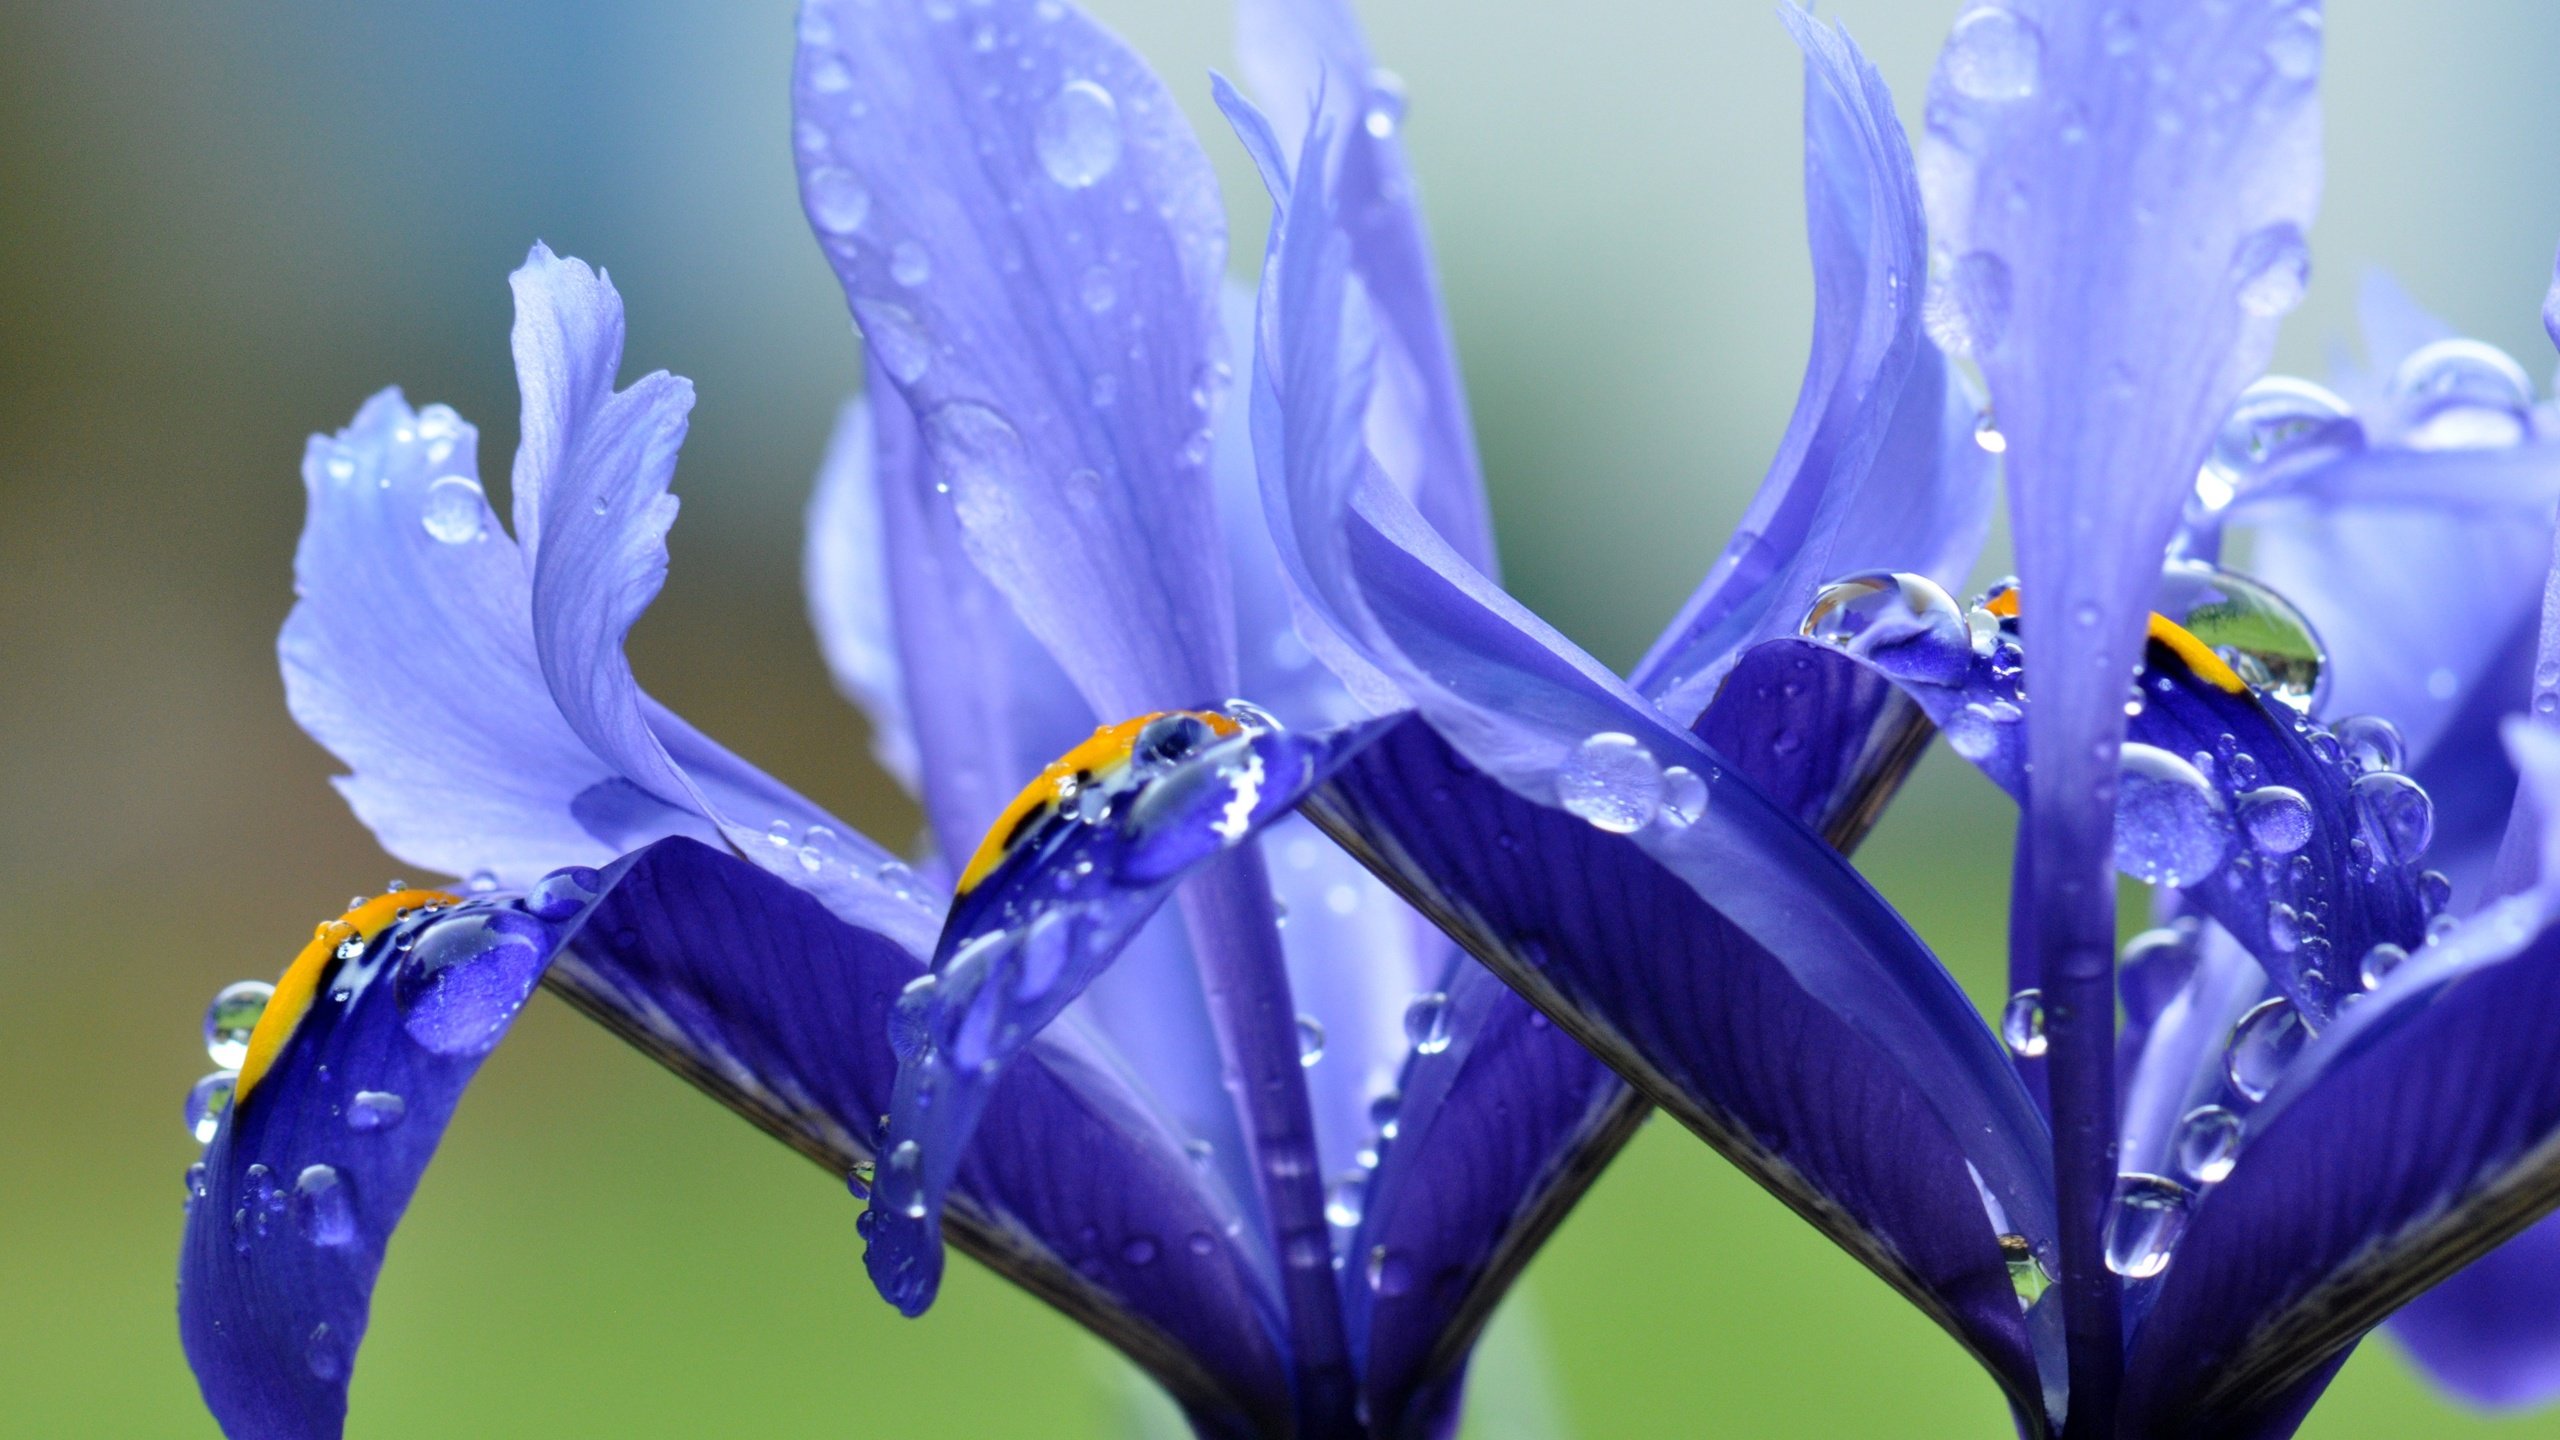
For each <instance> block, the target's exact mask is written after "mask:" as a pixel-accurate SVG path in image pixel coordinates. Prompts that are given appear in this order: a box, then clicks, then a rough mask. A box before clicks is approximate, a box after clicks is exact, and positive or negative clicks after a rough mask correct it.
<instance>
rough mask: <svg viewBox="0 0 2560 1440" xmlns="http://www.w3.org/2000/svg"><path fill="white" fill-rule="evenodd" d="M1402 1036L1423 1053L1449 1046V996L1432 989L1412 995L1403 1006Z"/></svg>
mask: <svg viewBox="0 0 2560 1440" xmlns="http://www.w3.org/2000/svg"><path fill="white" fill-rule="evenodd" d="M1404 1037H1405V1038H1406V1039H1407V1040H1410V1041H1412V1042H1413V1048H1414V1049H1415V1050H1417V1051H1419V1052H1421V1053H1422V1054H1425V1055H1437V1054H1439V1053H1440V1052H1441V1051H1443V1050H1446V1049H1448V1048H1449V997H1448V996H1447V995H1445V994H1443V993H1441V992H1440V991H1437V990H1433V991H1429V992H1427V993H1425V994H1421V995H1416V996H1415V997H1413V1003H1412V1004H1410V1005H1407V1006H1406V1007H1404Z"/></svg>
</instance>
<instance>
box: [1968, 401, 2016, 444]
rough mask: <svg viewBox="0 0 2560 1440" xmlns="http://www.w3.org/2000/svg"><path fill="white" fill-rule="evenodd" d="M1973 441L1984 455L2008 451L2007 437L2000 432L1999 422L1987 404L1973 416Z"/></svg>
mask: <svg viewBox="0 0 2560 1440" xmlns="http://www.w3.org/2000/svg"><path fill="white" fill-rule="evenodd" d="M1973 443H1974V444H1975V445H1976V446H1978V447H1980V448H1981V450H1982V453H1984V454H1986V455H2006V454H2008V453H2009V437H2008V436H2006V435H2003V434H2001V433H2000V422H1999V420H1998V419H1997V418H1996V417H1995V416H1993V415H1992V413H1991V410H1990V408H1989V407H1988V406H1986V407H1984V409H1983V411H1982V413H1981V414H1979V415H1976V416H1974V417H1973Z"/></svg>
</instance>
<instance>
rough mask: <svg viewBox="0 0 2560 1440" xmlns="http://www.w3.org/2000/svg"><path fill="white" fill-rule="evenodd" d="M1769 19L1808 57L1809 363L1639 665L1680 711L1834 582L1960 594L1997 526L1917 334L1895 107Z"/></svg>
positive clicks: (1915, 276) (1988, 481)
mask: <svg viewBox="0 0 2560 1440" xmlns="http://www.w3.org/2000/svg"><path fill="white" fill-rule="evenodd" d="M1779 13H1780V15H1781V16H1783V17H1784V18H1785V19H1786V21H1787V25H1788V28H1789V29H1790V30H1791V31H1792V32H1793V33H1794V35H1795V37H1796V41H1797V43H1798V44H1799V45H1800V46H1802V47H1803V49H1804V59H1805V64H1804V75H1805V159H1804V166H1805V202H1806V205H1805V209H1806V217H1805V218H1806V229H1807V231H1808V234H1809V238H1810V239H1811V241H1812V246H1813V273H1814V325H1813V352H1812V355H1811V357H1810V358H1809V359H1808V360H1807V361H1806V363H1805V376H1804V384H1803V386H1802V388H1801V389H1800V390H1799V391H1798V393H1797V397H1796V409H1795V414H1794V415H1793V416H1792V417H1791V418H1790V419H1789V420H1788V422H1787V431H1786V435H1785V438H1784V439H1782V440H1781V441H1780V442H1779V446H1778V453H1777V456H1776V458H1775V459H1773V460H1772V461H1771V462H1770V467H1769V474H1768V478H1767V479H1766V480H1764V481H1763V482H1762V483H1761V487H1760V493H1759V494H1758V495H1756V496H1755V497H1753V499H1752V503H1751V508H1750V509H1749V510H1748V511H1747V512H1746V513H1745V514H1744V516H1743V518H1742V523H1741V526H1740V527H1739V528H1738V529H1737V530H1736V532H1735V534H1734V537H1733V539H1732V540H1731V541H1730V542H1728V543H1727V545H1726V546H1725V551H1724V554H1723V555H1722V556H1721V557H1720V558H1719V559H1718V560H1717V561H1716V563H1715V566H1714V568H1713V569H1711V570H1709V571H1708V572H1707V576H1706V578H1705V579H1704V580H1703V581H1702V582H1701V583H1700V584H1699V587H1698V590H1697V593H1695V594H1694V595H1692V596H1691V597H1690V598H1689V601H1688V603H1687V604H1686V605H1685V606H1684V607H1683V608H1682V610H1681V613H1680V615H1679V618H1677V619H1676V620H1674V621H1673V622H1672V624H1671V626H1670V627H1669V628H1668V629H1666V630H1665V631H1664V632H1663V634H1662V637H1661V638H1660V639H1659V640H1657V641H1655V642H1654V646H1653V649H1652V652H1651V653H1650V654H1648V655H1647V656H1646V657H1645V659H1644V662H1643V663H1642V664H1641V665H1639V666H1637V668H1636V671H1635V677H1634V678H1635V683H1636V685H1637V687H1638V688H1639V689H1641V690H1643V691H1644V692H1645V693H1646V694H1648V695H1651V696H1653V697H1654V698H1655V699H1656V700H1657V701H1658V702H1659V703H1660V704H1661V705H1662V707H1663V708H1664V709H1665V710H1666V711H1668V712H1670V713H1671V714H1672V715H1674V716H1675V717H1691V716H1695V715H1697V714H1698V713H1699V712H1701V711H1702V710H1704V709H1705V708H1706V705H1707V701H1708V700H1709V698H1710V697H1712V696H1713V695H1714V693H1715V687H1716V685H1717V684H1718V683H1719V682H1720V681H1721V680H1722V679H1723V677H1724V675H1725V672H1726V671H1727V670H1729V669H1730V668H1731V667H1732V664H1733V661H1734V658H1735V657H1736V656H1737V655H1739V654H1740V653H1741V651H1742V649H1743V648H1744V647H1745V646H1747V645H1749V644H1750V643H1751V642H1753V641H1756V640H1764V639H1768V638H1771V637H1773V636H1777V635H1791V634H1793V633H1795V630H1796V626H1797V624H1798V622H1799V621H1801V620H1802V619H1803V618H1804V614H1805V610H1806V608H1807V606H1809V605H1810V604H1811V603H1812V601H1813V597H1814V593H1815V592H1816V591H1817V590H1818V589H1819V588H1820V587H1822V586H1823V585H1825V584H1828V583H1829V582H1831V581H1833V580H1836V579H1839V578H1840V577H1841V576H1844V575H1850V574H1855V573H1857V572H1859V571H1865V570H1899V571H1910V572H1914V573H1918V574H1924V575H1927V576H1929V577H1931V578H1932V579H1934V580H1935V581H1937V582H1938V583H1939V584H1941V585H1954V584H1957V583H1959V582H1960V581H1962V580H1963V578H1964V573H1965V571H1966V570H1967V569H1968V568H1969V567H1970V566H1971V565H1972V564H1973V558H1974V556H1975V554H1976V553H1977V552H1978V551H1979V550H1980V549H1981V547H1982V537H1983V534H1984V532H1985V530H1986V529H1987V527H1988V526H1989V524H1990V518H1991V504H1992V499H1993V488H1992V465H1991V456H1990V455H1989V454H1988V453H1987V452H1985V451H1984V450H1983V448H1982V447H1981V446H1980V445H1977V444H1976V443H1975V441H1974V411H1975V407H1974V402H1973V400H1972V398H1971V397H1970V396H1969V395H1968V394H1967V393H1966V390H1965V386H1964V385H1963V383H1962V382H1961V381H1960V380H1958V379H1956V378H1955V377H1954V376H1953V375H1952V374H1951V373H1950V371H1949V369H1948V367H1947V364H1946V362H1945V360H1944V359H1943V358H1942V357H1941V356H1940V355H1939V354H1938V353H1937V351H1936V349H1935V348H1934V347H1932V346H1931V345H1929V344H1928V342H1927V341H1926V340H1925V339H1924V338H1923V337H1922V335H1921V330H1920V295H1919V291H1920V285H1921V282H1922V279H1923V276H1924V274H1925V272H1926V268H1927V260H1926V257H1925V254H1924V250H1923V245H1924V236H1923V233H1922V230H1923V226H1922V221H1921V215H1920V192H1919V186H1918V182H1917V180H1916V179H1915V177H1914V175H1913V173H1912V163H1911V151H1910V147H1909V145H1908V143H1907V142H1906V141H1905V140H1904V139H1903V134H1902V125H1901V122H1900V121H1899V120H1897V119H1896V118H1895V117H1894V111H1893V97H1892V95H1891V94H1890V93H1888V92H1887V91H1886V89H1885V85H1884V79H1883V77H1882V76H1880V75H1878V74H1877V73H1876V70H1875V67H1874V66H1873V65H1871V64H1869V63H1867V59H1866V57H1865V56H1864V55H1862V54H1860V53H1859V52H1858V49H1857V47H1856V46H1855V45H1854V44H1853V43H1851V41H1850V40H1849V38H1848V35H1847V34H1846V33H1845V32H1843V31H1841V30H1839V29H1837V28H1835V27H1833V26H1829V25H1824V24H1821V23H1819V22H1817V21H1815V20H1814V19H1813V18H1812V17H1811V16H1809V15H1807V14H1805V13H1804V12H1802V11H1800V10H1796V9H1794V8H1793V7H1784V8H1781V10H1780V11H1779Z"/></svg>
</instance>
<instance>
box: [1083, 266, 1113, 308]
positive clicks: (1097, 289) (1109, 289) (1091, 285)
mask: <svg viewBox="0 0 2560 1440" xmlns="http://www.w3.org/2000/svg"><path fill="white" fill-rule="evenodd" d="M1076 294H1077V296H1078V298H1080V299H1082V300H1083V301H1084V308H1085V309H1086V310H1088V311H1091V312H1092V313H1094V314H1096V315H1099V314H1102V313H1103V312H1104V311H1106V310H1109V309H1110V308H1111V307H1112V306H1114V305H1117V304H1119V303H1120V283H1119V282H1118V281H1117V280H1114V279H1113V278H1112V277H1111V270H1110V267H1108V266H1104V265H1095V266H1092V267H1091V268H1089V269H1087V270H1086V271H1085V272H1084V278H1083V279H1082V280H1080V281H1078V282H1076Z"/></svg>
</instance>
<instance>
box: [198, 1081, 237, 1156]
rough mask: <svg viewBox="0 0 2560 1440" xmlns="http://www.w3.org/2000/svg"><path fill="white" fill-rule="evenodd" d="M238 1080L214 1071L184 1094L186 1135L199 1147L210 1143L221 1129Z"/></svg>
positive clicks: (229, 1111) (229, 1108) (229, 1109)
mask: <svg viewBox="0 0 2560 1440" xmlns="http://www.w3.org/2000/svg"><path fill="white" fill-rule="evenodd" d="M239 1079H240V1077H239V1076H238V1075H236V1074H233V1073H232V1072H231V1071H229V1070H216V1071H214V1072H213V1073H212V1074H210V1075H207V1076H206V1077H204V1078H203V1079H201V1080H199V1081H197V1082H196V1083H195V1085H194V1086H193V1087H192V1088H190V1089H189V1090H188V1091H187V1133H188V1134H190V1135H192V1136H194V1137H195V1139H196V1143H197V1144H199V1145H210V1144H212V1143H213V1136H214V1132H215V1131H217V1130H220V1129H221V1128H222V1117H223V1116H225V1115H227V1114H229V1113H231V1089H232V1086H233V1085H235V1084H237V1083H238V1082H239Z"/></svg>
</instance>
